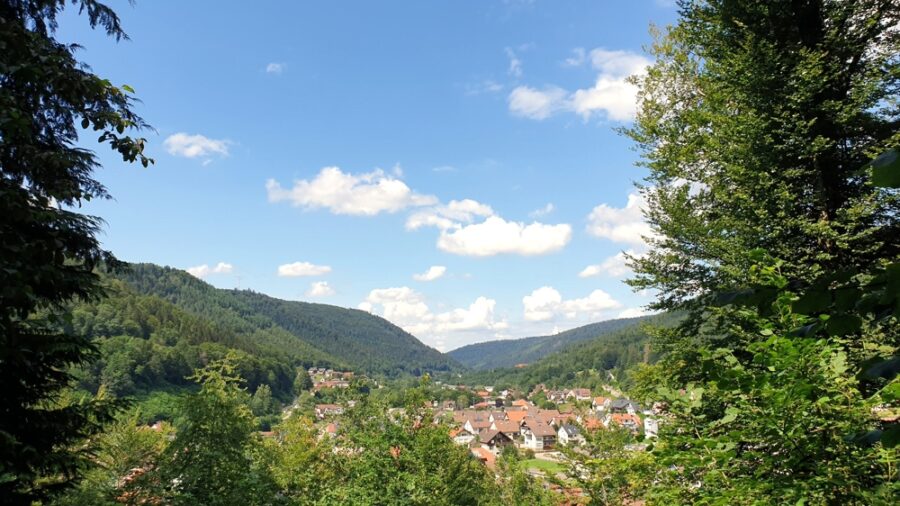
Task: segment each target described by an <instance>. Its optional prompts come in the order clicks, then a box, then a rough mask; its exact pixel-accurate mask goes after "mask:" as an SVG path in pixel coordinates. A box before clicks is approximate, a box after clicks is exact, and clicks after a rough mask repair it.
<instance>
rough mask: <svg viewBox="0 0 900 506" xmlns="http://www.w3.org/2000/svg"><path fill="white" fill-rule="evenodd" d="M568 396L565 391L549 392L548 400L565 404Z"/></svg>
mask: <svg viewBox="0 0 900 506" xmlns="http://www.w3.org/2000/svg"><path fill="white" fill-rule="evenodd" d="M567 394H568V392H566V391H565V390H550V391H548V392H547V400H548V401H550V402H553V403H560V402H565V401H566V395H567Z"/></svg>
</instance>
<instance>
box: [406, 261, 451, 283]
mask: <svg viewBox="0 0 900 506" xmlns="http://www.w3.org/2000/svg"><path fill="white" fill-rule="evenodd" d="M446 272H447V268H446V267H444V266H443V265H432V266H431V267H429V268H428V270H427V271H425V272H423V273H422V274H413V279H415V280H416V281H434V280H435V279H438V278H440V277H441V276H443V275H444V273H446Z"/></svg>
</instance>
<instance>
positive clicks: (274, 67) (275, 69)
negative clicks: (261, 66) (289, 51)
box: [266, 62, 287, 75]
mask: <svg viewBox="0 0 900 506" xmlns="http://www.w3.org/2000/svg"><path fill="white" fill-rule="evenodd" d="M285 67H287V65H285V64H284V63H275V62H272V63H270V64H268V65H266V74H275V75H280V74H281V73H282V72H284V69H285Z"/></svg>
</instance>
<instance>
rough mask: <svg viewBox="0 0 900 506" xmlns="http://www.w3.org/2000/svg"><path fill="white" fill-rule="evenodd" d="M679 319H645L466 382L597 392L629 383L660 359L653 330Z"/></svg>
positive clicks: (673, 315) (665, 316) (670, 315)
mask: <svg viewBox="0 0 900 506" xmlns="http://www.w3.org/2000/svg"><path fill="white" fill-rule="evenodd" d="M680 318H681V317H680V316H679V315H678V314H677V313H665V314H661V315H654V316H650V317H646V318H643V319H641V320H640V321H639V322H638V323H634V324H632V325H630V326H627V327H624V328H621V329H619V330H616V331H613V332H609V333H608V334H604V335H601V336H599V337H597V338H595V339H592V340H589V341H584V342H579V343H575V344H573V345H571V346H568V347H566V348H565V349H563V350H561V351H559V352H557V353H554V354H551V355H548V356H546V357H544V358H543V359H541V360H539V361H537V362H535V363H533V364H530V365H527V366H525V367H522V368H506V369H496V370H493V371H484V372H473V373H470V374H467V375H465V381H466V382H468V383H471V384H488V385H501V386H506V385H508V386H516V387H518V388H525V389H530V388H531V387H533V386H534V385H537V384H539V383H543V384H544V385H546V386H548V387H550V388H557V387H575V386H580V387H584V388H594V387H599V386H600V385H603V384H608V383H610V382H611V381H613V382H619V383H620V382H623V381H627V374H626V371H628V370H629V369H631V368H633V367H634V366H636V365H638V364H640V363H643V362H645V360H646V361H647V362H649V363H653V362H655V361H656V359H657V358H658V355H657V353H656V352H655V351H654V349H653V347H652V346H650V334H651V329H653V328H666V327H671V326H674V325H676V324H677V323H678V321H679V319H680Z"/></svg>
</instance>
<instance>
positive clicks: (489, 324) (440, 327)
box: [358, 286, 509, 342]
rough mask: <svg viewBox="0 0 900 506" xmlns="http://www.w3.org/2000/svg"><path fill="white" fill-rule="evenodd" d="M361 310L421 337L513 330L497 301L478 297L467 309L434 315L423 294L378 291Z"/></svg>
mask: <svg viewBox="0 0 900 506" xmlns="http://www.w3.org/2000/svg"><path fill="white" fill-rule="evenodd" d="M358 307H359V309H362V310H363V311H368V312H372V313H377V314H380V315H381V316H383V317H385V318H386V319H388V320H390V321H391V322H392V323H394V324H395V325H399V326H400V327H402V328H403V329H404V330H406V331H407V332H409V333H411V334H413V335H415V336H417V337H427V338H430V339H435V338H437V337H438V336H442V335H444V334H447V333H457V332H468V331H476V330H495V331H496V330H503V329H506V328H508V327H509V325H508V324H507V322H506V321H505V320H498V319H497V318H496V317H495V315H494V309H495V307H496V301H495V300H493V299H489V298H487V297H478V298H477V299H475V301H474V302H472V303H471V304H470V305H469V306H468V307H466V308H457V309H453V310H451V311H447V312H443V313H433V312H432V311H431V309H430V308H429V307H428V304H427V303H426V302H425V298H424V297H423V296H422V294H420V293H419V292H416V291H415V290H413V289H412V288H409V287H406V286H402V287H395V288H376V289H374V290H372V291H371V292H369V295H368V296H367V297H366V300H364V301H363V302H361V303H360V304H359V306H358ZM441 341H442V342H443V338H441Z"/></svg>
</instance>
